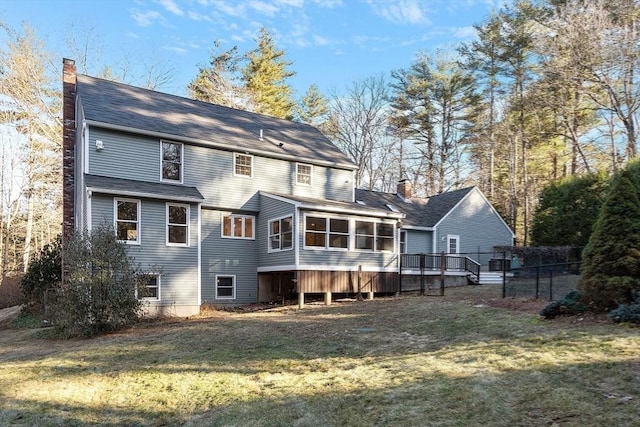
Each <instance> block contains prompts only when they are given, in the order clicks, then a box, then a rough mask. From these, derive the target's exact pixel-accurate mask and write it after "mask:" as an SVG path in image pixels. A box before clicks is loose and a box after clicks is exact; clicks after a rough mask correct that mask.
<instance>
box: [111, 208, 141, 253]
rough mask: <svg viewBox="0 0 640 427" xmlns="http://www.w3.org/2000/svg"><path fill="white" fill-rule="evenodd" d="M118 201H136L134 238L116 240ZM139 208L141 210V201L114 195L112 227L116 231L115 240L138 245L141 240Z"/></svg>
mask: <svg viewBox="0 0 640 427" xmlns="http://www.w3.org/2000/svg"><path fill="white" fill-rule="evenodd" d="M118 202H133V203H136V205H137V208H136V213H137V214H138V215H137V218H136V224H137V227H136V231H137V232H136V240H117V239H118ZM141 210H142V203H140V200H139V199H125V198H121V197H115V198H114V199H113V229H114V231H115V233H116V240H117V241H118V242H120V243H125V244H127V245H140V244H141V242H142V237H141V236H142V232H141V231H142V221H141V220H140V219H141V216H142V215H141ZM126 222H130V221H126Z"/></svg>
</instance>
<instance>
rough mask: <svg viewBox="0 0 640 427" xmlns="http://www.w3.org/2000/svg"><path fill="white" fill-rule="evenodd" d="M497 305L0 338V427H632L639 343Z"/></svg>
mask: <svg viewBox="0 0 640 427" xmlns="http://www.w3.org/2000/svg"><path fill="white" fill-rule="evenodd" d="M487 292H489V293H487ZM500 292H501V290H500V288H499V287H490V286H487V287H483V286H479V287H473V288H460V289H453V290H449V289H448V290H447V295H446V296H445V297H421V296H413V295H411V296H402V297H397V298H396V297H394V298H381V299H376V300H374V301H364V302H357V301H351V302H339V303H335V304H333V305H331V306H324V305H322V304H310V305H307V306H306V307H305V308H304V309H303V310H298V309H297V308H296V307H295V306H291V307H277V308H273V309H270V310H262V311H248V312H242V311H238V312H228V311H213V312H211V313H209V314H207V315H206V316H201V317H198V318H192V319H180V320H176V319H174V320H163V321H155V322H145V323H142V324H140V325H139V326H136V327H135V328H132V329H129V330H127V331H124V332H120V333H116V334H110V335H106V336H101V337H97V338H93V339H84V340H70V341H56V340H46V339H42V338H37V336H36V334H37V331H36V330H28V329H20V330H18V329H7V328H6V327H5V328H4V329H2V330H0V425H3V426H5V425H8V426H32V425H38V426H49V425H51V426H54V425H56V426H57V425H113V426H115V425H138V426H164V425H166V426H173V425H187V426H207V425H212V426H213V425H220V426H370V425H388V426H416V425H420V426H429V425H434V426H474V425H486V426H541V425H575V426H632V425H634V426H637V425H638V420H639V419H640V329H638V328H637V327H631V326H628V325H615V324H611V323H608V322H606V321H604V320H602V319H599V318H592V317H583V318H572V319H560V320H558V321H545V320H541V319H540V318H539V316H538V315H537V314H536V312H535V310H536V309H537V307H536V304H538V303H531V302H525V301H518V300H508V301H506V302H503V301H501V300H495V299H494V298H493V297H494V296H498V295H500ZM516 309H517V310H516Z"/></svg>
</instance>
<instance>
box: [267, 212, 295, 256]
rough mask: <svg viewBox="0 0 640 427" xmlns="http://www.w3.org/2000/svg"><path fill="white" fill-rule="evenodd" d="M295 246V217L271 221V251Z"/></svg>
mask: <svg viewBox="0 0 640 427" xmlns="http://www.w3.org/2000/svg"><path fill="white" fill-rule="evenodd" d="M291 248H293V217H292V216H288V217H284V218H280V219H274V220H271V221H269V251H270V252H271V251H280V250H287V249H291Z"/></svg>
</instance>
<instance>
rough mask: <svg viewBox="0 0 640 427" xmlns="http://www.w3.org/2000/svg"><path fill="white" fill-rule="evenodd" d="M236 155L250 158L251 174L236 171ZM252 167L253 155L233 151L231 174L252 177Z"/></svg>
mask: <svg viewBox="0 0 640 427" xmlns="http://www.w3.org/2000/svg"><path fill="white" fill-rule="evenodd" d="M236 156H245V157H249V158H250V159H251V174H250V175H243V174H238V173H236ZM253 169H254V162H253V155H251V154H246V153H237V152H234V153H233V176H238V177H241V178H253Z"/></svg>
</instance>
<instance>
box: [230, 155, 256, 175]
mask: <svg viewBox="0 0 640 427" xmlns="http://www.w3.org/2000/svg"><path fill="white" fill-rule="evenodd" d="M233 174H234V175H237V176H248V177H251V176H253V156H250V155H248V154H238V153H236V154H234V156H233Z"/></svg>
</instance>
